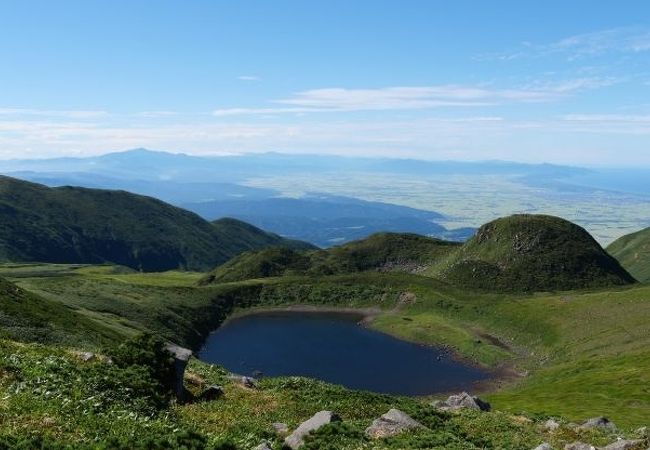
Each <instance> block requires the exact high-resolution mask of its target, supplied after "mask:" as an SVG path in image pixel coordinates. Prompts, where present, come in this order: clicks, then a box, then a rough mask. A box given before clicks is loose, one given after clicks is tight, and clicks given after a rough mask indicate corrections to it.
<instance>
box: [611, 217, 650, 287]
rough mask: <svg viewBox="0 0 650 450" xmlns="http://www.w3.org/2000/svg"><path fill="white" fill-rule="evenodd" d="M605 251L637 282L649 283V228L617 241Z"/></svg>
mask: <svg viewBox="0 0 650 450" xmlns="http://www.w3.org/2000/svg"><path fill="white" fill-rule="evenodd" d="M607 251H608V252H609V253H610V254H611V255H612V256H613V257H614V258H616V259H617V260H618V262H619V263H621V265H622V266H623V267H625V269H626V270H627V271H628V272H630V273H631V274H632V275H633V276H634V277H635V278H636V279H637V280H639V281H641V282H644V283H645V282H647V281H650V228H646V229H643V230H641V231H637V232H636V233H632V234H628V235H626V236H623V237H621V238H619V239H617V240H616V241H614V242H612V243H611V244H610V245H609V246H608V247H607Z"/></svg>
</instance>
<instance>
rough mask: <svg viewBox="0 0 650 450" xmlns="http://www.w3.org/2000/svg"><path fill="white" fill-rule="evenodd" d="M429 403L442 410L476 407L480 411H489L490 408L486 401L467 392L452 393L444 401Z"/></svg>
mask: <svg viewBox="0 0 650 450" xmlns="http://www.w3.org/2000/svg"><path fill="white" fill-rule="evenodd" d="M431 405H432V406H434V407H436V408H438V409H441V410H443V411H456V410H459V409H463V408H467V409H478V410H480V411H489V410H490V409H492V408H491V406H490V404H489V403H488V402H485V401H483V400H481V399H480V398H478V397H472V396H471V395H469V394H468V393H467V392H461V393H460V394H458V395H452V396H450V397H449V398H448V399H447V400H445V401H442V402H441V401H437V402H434V403H432V404H431Z"/></svg>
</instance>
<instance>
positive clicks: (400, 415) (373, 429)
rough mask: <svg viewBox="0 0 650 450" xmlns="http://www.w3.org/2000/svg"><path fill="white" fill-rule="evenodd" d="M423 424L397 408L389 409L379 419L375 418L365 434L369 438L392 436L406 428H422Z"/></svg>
mask: <svg viewBox="0 0 650 450" xmlns="http://www.w3.org/2000/svg"><path fill="white" fill-rule="evenodd" d="M423 427H424V426H423V425H422V424H421V423H420V422H418V421H417V420H415V419H413V418H412V417H411V416H409V415H408V414H406V413H405V412H403V411H400V410H399V409H391V410H389V411H388V412H387V413H386V414H384V415H383V416H381V417H380V418H379V419H375V420H373V422H372V425H370V426H369V427H368V428H366V434H367V435H368V436H370V437H371V438H375V439H376V438H385V437H389V436H394V435H396V434H399V433H401V432H403V431H406V430H411V429H414V428H423Z"/></svg>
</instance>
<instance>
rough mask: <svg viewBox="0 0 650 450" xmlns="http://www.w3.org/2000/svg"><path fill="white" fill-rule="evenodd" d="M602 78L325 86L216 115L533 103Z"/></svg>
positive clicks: (590, 85)
mask: <svg viewBox="0 0 650 450" xmlns="http://www.w3.org/2000/svg"><path fill="white" fill-rule="evenodd" d="M607 83H609V81H604V80H598V79H595V78H594V79H587V78H582V79H576V80H567V81H564V82H562V83H556V84H550V83H548V84H546V85H543V86H542V85H539V86H530V87H526V88H516V89H496V88H488V87H481V86H462V85H453V84H450V85H438V86H411V87H407V86H395V87H385V88H378V89H345V88H324V89H312V90H307V91H302V92H298V93H296V94H294V95H293V96H292V97H290V98H286V99H280V100H274V101H272V102H271V103H274V104H277V105H286V106H282V107H260V108H225V109H217V110H215V111H214V112H213V114H214V115H215V116H235V115H252V114H299V113H310V112H311V113H320V112H352V111H394V110H418V109H434V108H441V107H473V106H489V105H496V104H501V103H508V102H516V103H530V102H543V101H549V100H553V99H557V98H559V97H561V96H563V95H566V94H567V93H570V92H574V91H577V90H582V89H590V88H595V87H599V86H603V85H606V84H607Z"/></svg>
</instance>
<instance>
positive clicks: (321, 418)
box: [284, 411, 341, 450]
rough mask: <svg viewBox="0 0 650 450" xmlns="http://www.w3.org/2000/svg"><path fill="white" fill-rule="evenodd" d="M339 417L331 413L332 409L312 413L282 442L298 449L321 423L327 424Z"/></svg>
mask: <svg viewBox="0 0 650 450" xmlns="http://www.w3.org/2000/svg"><path fill="white" fill-rule="evenodd" d="M340 420H341V418H340V417H339V416H338V415H337V414H335V413H333V412H332V411H320V412H317V413H316V414H314V415H313V416H312V417H311V418H310V419H309V420H306V421H304V422H303V423H301V424H300V425H299V426H298V428H296V429H295V430H294V432H293V433H291V434H290V435H289V436H287V438H286V439H285V440H284V443H285V444H286V445H287V447H289V448H290V449H291V450H296V449H298V448H299V447H300V446H301V445H302V444H304V442H305V437H306V436H307V435H308V434H309V433H311V432H312V431H316V430H318V429H319V428H320V427H322V426H323V425H327V424H328V423H332V422H340Z"/></svg>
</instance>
